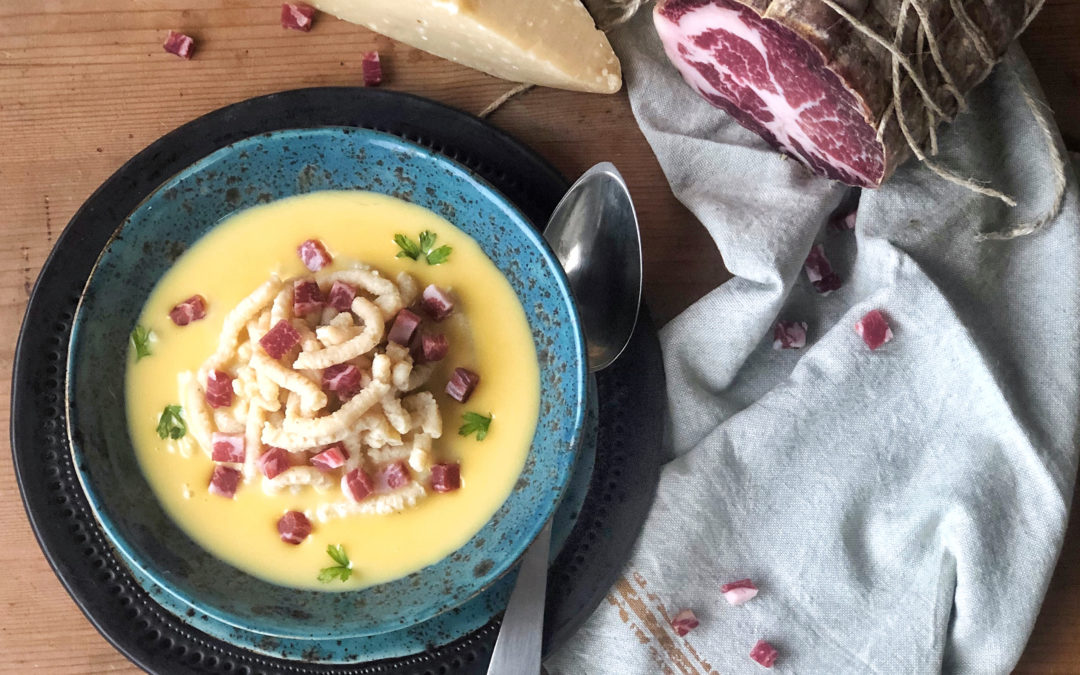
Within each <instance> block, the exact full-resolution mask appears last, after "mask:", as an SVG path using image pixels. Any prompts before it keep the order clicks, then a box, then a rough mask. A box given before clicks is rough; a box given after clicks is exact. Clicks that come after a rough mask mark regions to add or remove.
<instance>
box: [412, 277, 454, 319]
mask: <svg viewBox="0 0 1080 675" xmlns="http://www.w3.org/2000/svg"><path fill="white" fill-rule="evenodd" d="M420 305H421V306H422V307H423V308H424V311H425V312H427V313H428V315H430V316H431V318H432V319H435V320H436V321H442V320H443V319H445V318H446V317H448V316H450V314H451V313H453V311H454V299H453V298H451V297H450V294H449V293H447V292H446V291H444V290H443V289H441V288H439V287H438V286H436V285H435V284H431V285H430V286H428V287H427V288H425V289H424V293H423V295H421V296H420Z"/></svg>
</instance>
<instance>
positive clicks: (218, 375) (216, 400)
mask: <svg viewBox="0 0 1080 675" xmlns="http://www.w3.org/2000/svg"><path fill="white" fill-rule="evenodd" d="M232 381H233V378H232V376H231V375H229V374H228V373H226V372H225V371H224V370H211V371H210V372H209V373H208V374H207V375H206V404H207V405H209V406H210V407H211V408H228V407H229V406H231V405H232V403H233V388H232Z"/></svg>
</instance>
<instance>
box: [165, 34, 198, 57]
mask: <svg viewBox="0 0 1080 675" xmlns="http://www.w3.org/2000/svg"><path fill="white" fill-rule="evenodd" d="M162 47H164V48H165V51H167V52H169V53H170V54H176V55H177V56H179V57H180V58H182V59H190V58H191V53H192V51H193V50H194V49H195V40H193V39H192V38H191V37H190V36H188V35H184V34H183V33H177V32H176V31H174V30H171V31H169V34H168V35H167V36H166V37H165V43H164V44H163V45H162Z"/></svg>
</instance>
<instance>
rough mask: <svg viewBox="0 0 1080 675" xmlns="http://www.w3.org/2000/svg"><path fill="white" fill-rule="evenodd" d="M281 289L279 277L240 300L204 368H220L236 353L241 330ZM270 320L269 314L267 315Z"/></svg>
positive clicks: (227, 320)
mask: <svg viewBox="0 0 1080 675" xmlns="http://www.w3.org/2000/svg"><path fill="white" fill-rule="evenodd" d="M279 290H281V280H280V279H278V278H277V277H273V278H271V279H270V280H269V281H267V282H266V283H264V284H263V285H262V286H259V287H258V288H256V289H255V291H254V292H253V293H252V294H251V295H249V296H247V297H246V298H244V299H243V300H241V301H240V304H238V305H237V306H236V307H234V308H233V310H232V311H231V312H229V315H228V316H226V317H225V323H224V325H223V326H222V327H221V336H220V337H219V338H218V346H217V350H216V351H214V353H213V355H212V356H211V357H210V358H209V359H207V361H206V364H205V365H204V366H203V369H204V370H206V371H210V370H213V369H215V368H220V367H221V366H222V365H224V364H226V363H228V362H229V360H230V359H232V358H233V357H234V356H235V355H236V344H237V342H238V341H239V339H240V331H242V330H244V328H245V327H246V326H247V323H248V321H251V320H252V319H254V318H256V317H258V316H259V313H260V312H262V310H264V309H266V308H267V307H268V306H269V305H270V303H272V302H273V300H274V297H275V296H276V295H277V293H278V291H279ZM267 319H268V320H269V315H268V316H267Z"/></svg>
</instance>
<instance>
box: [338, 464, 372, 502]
mask: <svg viewBox="0 0 1080 675" xmlns="http://www.w3.org/2000/svg"><path fill="white" fill-rule="evenodd" d="M341 491H342V492H344V493H345V496H346V497H348V498H349V499H350V500H352V501H354V502H360V501H363V500H364V498H365V497H367V496H368V495H370V494H371V493H372V492H374V491H375V484H374V482H372V480H371V476H369V475H367V472H365V471H364V470H363V469H353V470H352V471H350V472H348V473H347V474H345V475H344V476H342V477H341Z"/></svg>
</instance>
